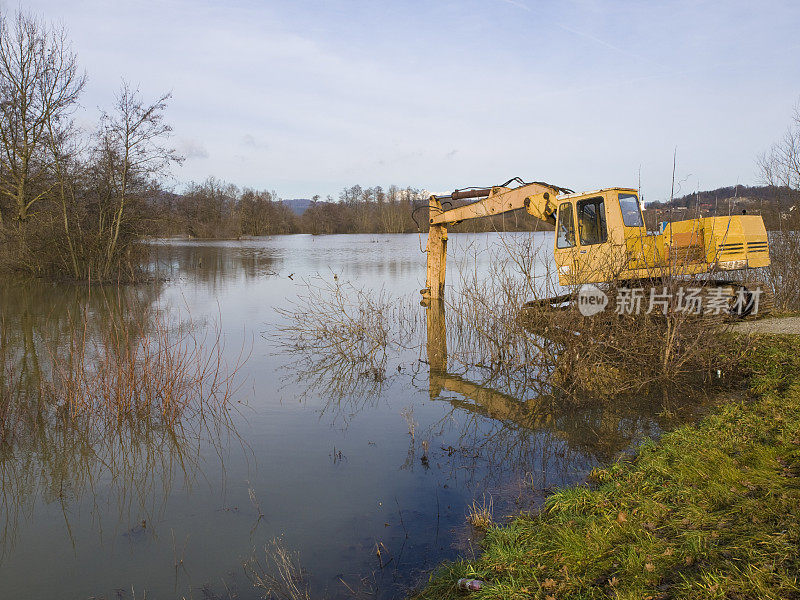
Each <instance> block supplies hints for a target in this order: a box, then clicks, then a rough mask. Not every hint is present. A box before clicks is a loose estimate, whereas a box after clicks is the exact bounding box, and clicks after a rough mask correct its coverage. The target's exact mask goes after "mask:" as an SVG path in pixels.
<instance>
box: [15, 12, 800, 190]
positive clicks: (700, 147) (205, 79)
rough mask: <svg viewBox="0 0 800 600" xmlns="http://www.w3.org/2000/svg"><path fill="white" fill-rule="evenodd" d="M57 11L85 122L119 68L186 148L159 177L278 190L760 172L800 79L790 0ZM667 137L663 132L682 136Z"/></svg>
mask: <svg viewBox="0 0 800 600" xmlns="http://www.w3.org/2000/svg"><path fill="white" fill-rule="evenodd" d="M1 6H2V8H3V9H4V10H5V11H6V12H9V11H13V10H15V9H16V8H17V7H18V6H19V7H21V8H22V9H23V10H28V11H31V12H33V13H35V14H38V15H40V16H41V17H43V18H44V19H45V20H47V21H49V22H52V23H55V24H59V25H63V26H64V27H66V29H67V31H68V33H69V37H70V38H71V40H72V43H73V48H74V50H75V52H76V53H77V55H78V60H79V62H80V64H81V66H82V68H83V69H85V70H86V72H87V74H88V84H87V86H86V89H85V91H84V94H83V96H82V97H81V108H80V110H79V111H78V113H77V119H78V122H79V124H81V125H82V126H83V127H85V128H86V129H87V130H90V129H92V128H93V127H95V124H96V122H97V119H98V115H99V114H100V113H99V111H100V110H101V109H104V108H105V109H107V108H110V107H111V105H112V104H113V100H114V94H115V93H116V91H117V90H118V89H119V86H120V83H121V81H122V79H123V78H124V79H125V80H127V81H129V82H131V84H133V85H134V86H138V87H139V89H140V90H141V92H142V95H143V96H144V98H145V100H148V99H150V100H154V99H155V98H156V97H158V96H159V95H161V94H162V93H164V92H166V91H171V92H172V99H171V101H170V105H169V108H168V110H167V120H168V122H170V123H171V124H172V126H173V138H172V140H171V141H172V143H173V144H174V146H175V147H176V148H177V149H178V150H179V151H180V152H181V153H183V155H184V156H185V157H186V160H185V161H184V163H183V164H182V165H181V166H180V167H175V168H174V169H173V171H172V175H171V178H170V182H171V185H173V186H174V187H175V188H176V189H177V190H180V189H182V188H183V187H185V186H186V184H187V183H188V182H191V181H197V182H199V181H202V180H204V179H205V178H206V177H209V176H214V177H217V178H218V179H221V180H224V181H227V182H231V183H235V184H237V185H239V186H242V187H244V186H249V187H253V188H257V189H268V190H274V191H276V192H277V193H278V194H279V195H280V196H281V197H283V198H302V197H305V198H309V197H311V196H312V195H314V194H319V195H321V196H322V197H325V196H326V195H328V194H330V195H332V196H333V197H334V198H336V197H338V194H339V192H340V190H341V189H342V188H343V187H345V186H351V185H355V184H359V185H361V186H364V187H366V186H374V185H382V186H384V187H388V186H389V185H392V184H395V185H400V186H403V187H405V186H413V187H417V188H423V189H427V190H430V191H433V192H438V193H440V192H445V191H448V190H452V189H453V188H461V187H467V186H478V185H497V184H499V183H502V182H503V181H506V180H507V179H510V178H512V177H517V176H518V177H522V178H523V179H524V180H526V181H533V180H536V181H547V182H549V183H553V184H556V185H560V186H563V187H569V188H572V189H575V190H576V191H584V190H592V189H598V188H602V187H611V186H622V187H634V188H635V187H638V186H639V181H640V179H641V189H642V192H643V195H644V199H645V201H648V202H649V201H655V200H664V199H669V196H670V192H671V184H672V162H673V152H675V151H676V156H677V177H676V179H677V182H678V184H679V186H678V187H679V189H678V190H677V192H678V193H676V195H679V194H684V193H690V192H693V191H696V190H698V189H700V190H705V189H713V188H716V187H720V186H725V185H734V184H736V183H740V184H758V183H759V182H760V181H759V174H758V169H757V165H756V160H757V157H758V155H759V154H760V153H762V152H764V151H765V150H767V149H768V148H769V146H770V145H771V144H772V143H773V142H775V141H777V140H778V139H779V138H780V137H781V135H782V134H783V132H784V131H785V130H786V128H787V127H788V126H789V123H790V120H791V115H792V111H793V109H794V107H795V106H796V105H797V103H798V100H799V99H800V37H798V35H797V32H798V31H800V3H798V2H796V1H786V2H771V1H769V0H766V1H762V2H753V1H752V0H747V1H742V2H740V1H729V2H709V1H702V0H692V1H688V2H682V1H677V2H662V1H653V0H638V1H634V2H624V1H609V2H601V1H593V0H578V1H563V2H535V1H534V0H459V1H445V0H420V1H416V0H411V1H405V2H389V1H385V0H371V1H336V0H327V1H310V2H306V1H303V0H294V1H293V0H287V1H283V0H281V1H261V2H258V1H235V2H233V1H228V2H223V1H218V2H207V1H205V0H190V1H189V0H187V1H184V0H165V1H161V2H154V1H136V0H129V1H125V2H122V1H115V0H102V1H101V0H86V1H82V0H69V1H63V0H62V1H58V0H23V1H22V2H21V3H20V4H19V5H16V4H9V3H8V2H6V3H4V4H1ZM676 149H677V150H676Z"/></svg>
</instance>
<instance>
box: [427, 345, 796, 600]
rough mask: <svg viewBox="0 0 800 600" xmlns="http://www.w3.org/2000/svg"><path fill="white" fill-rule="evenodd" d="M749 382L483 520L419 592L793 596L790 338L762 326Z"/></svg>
mask: <svg viewBox="0 0 800 600" xmlns="http://www.w3.org/2000/svg"><path fill="white" fill-rule="evenodd" d="M745 369H746V370H747V373H748V377H749V385H750V389H751V391H752V395H751V396H754V397H751V398H750V399H747V400H738V401H731V402H727V403H724V404H722V405H721V406H720V408H719V409H718V410H717V411H716V412H715V414H713V415H711V416H709V417H706V418H705V419H704V420H703V421H702V422H701V423H699V424H697V425H691V426H684V427H681V428H679V429H676V430H674V431H672V432H669V433H667V434H665V435H664V436H662V438H661V439H660V440H659V442H658V443H652V442H651V443H647V444H645V445H644V446H643V447H642V448H641V449H640V452H639V453H638V455H637V457H636V458H635V459H634V460H628V461H625V462H617V463H615V464H613V465H612V466H610V467H608V468H606V469H598V470H595V471H594V472H593V473H592V476H591V478H590V482H589V483H587V484H586V485H583V486H578V487H573V488H569V489H564V490H561V491H559V492H557V493H555V494H553V495H552V496H550V497H549V499H548V500H547V502H546V503H545V506H544V508H543V509H542V510H541V511H540V512H538V513H535V514H523V515H521V516H519V517H517V518H516V519H514V520H513V521H512V522H510V523H508V524H507V525H503V526H492V527H490V528H489V530H488V532H487V535H486V538H485V539H484V542H483V552H482V554H481V556H480V557H479V558H478V559H476V560H474V561H459V562H454V563H448V564H446V565H444V566H442V567H441V568H440V569H439V570H438V571H437V572H435V573H434V574H433V575H432V576H431V579H430V582H429V583H428V584H427V586H426V587H425V588H424V589H423V590H421V591H420V592H418V594H417V595H416V596H415V597H416V598H417V599H419V600H422V599H431V600H433V599H436V600H442V599H448V598H458V597H462V598H463V596H464V594H463V593H460V592H458V591H457V590H456V589H455V583H456V581H457V580H458V579H459V578H460V577H472V578H477V579H482V580H484V581H486V582H487V583H489V584H490V585H488V586H487V587H485V588H484V589H482V590H481V591H478V592H474V593H472V594H470V597H471V598H475V599H476V600H478V599H489V598H491V599H501V598H502V599H504V600H506V599H514V598H546V599H548V600H551V599H559V598H620V599H623V598H624V599H628V598H629V599H637V600H639V599H643V598H651V599H656V598H759V599H760V598H776V599H778V598H780V599H792V598H800V581H798V577H800V575H799V574H800V340H798V339H797V337H796V336H792V337H791V338H783V337H778V336H772V337H765V338H763V339H762V340H761V341H760V342H759V343H758V345H757V346H756V347H755V348H753V349H752V350H751V351H750V352H749V353H748V355H747V357H746V359H745Z"/></svg>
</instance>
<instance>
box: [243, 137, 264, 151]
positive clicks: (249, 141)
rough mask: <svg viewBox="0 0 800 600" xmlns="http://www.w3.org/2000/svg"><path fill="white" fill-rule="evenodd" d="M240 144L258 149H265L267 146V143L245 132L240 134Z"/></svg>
mask: <svg viewBox="0 0 800 600" xmlns="http://www.w3.org/2000/svg"><path fill="white" fill-rule="evenodd" d="M242 145H243V146H247V147H249V148H256V149H258V150H266V149H267V148H269V144H265V143H263V142H259V141H258V140H257V139H256V138H254V137H253V136H252V135H250V134H249V133H246V134H244V136H242Z"/></svg>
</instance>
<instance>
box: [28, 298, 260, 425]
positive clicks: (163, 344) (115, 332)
mask: <svg viewBox="0 0 800 600" xmlns="http://www.w3.org/2000/svg"><path fill="white" fill-rule="evenodd" d="M88 321H89V315H87V314H85V313H84V314H83V315H82V317H81V320H79V321H78V323H77V324H76V326H75V327H73V328H72V330H71V331H72V336H71V339H69V340H68V347H67V348H65V349H63V350H62V351H61V352H59V351H58V350H56V351H55V353H54V354H53V355H52V356H51V361H52V367H53V368H52V373H51V376H50V378H49V379H46V380H45V382H44V384H43V385H44V386H45V390H46V393H47V394H48V395H49V396H50V397H51V398H53V400H54V401H55V403H56V404H58V405H59V406H60V407H62V408H63V409H65V410H67V411H68V412H69V414H70V416H71V417H72V418H86V419H90V420H100V421H104V422H114V421H119V420H121V419H126V418H130V417H133V418H144V419H153V420H155V421H157V422H160V423H163V424H164V425H166V426H167V427H175V426H176V425H179V424H180V421H181V419H182V418H184V417H186V416H189V415H191V416H199V417H201V418H202V417H205V416H211V415H219V414H222V413H224V411H225V409H226V406H227V404H228V402H229V400H230V398H231V396H232V395H233V393H234V391H235V389H236V383H235V380H236V374H237V372H238V370H239V368H240V367H241V365H242V364H243V362H244V361H245V360H246V359H247V357H246V356H245V354H244V353H240V355H239V357H238V359H237V362H236V363H235V364H233V365H232V366H229V365H228V364H227V363H226V362H225V361H224V359H223V352H224V346H223V342H222V335H221V331H220V329H219V328H216V329H213V330H212V331H211V332H208V331H206V332H204V333H201V334H198V332H197V331H196V328H195V327H194V325H192V324H191V323H188V324H186V323H184V324H182V326H180V327H170V325H169V323H168V320H167V316H166V315H164V313H162V312H160V311H157V312H156V313H155V315H154V316H153V318H152V319H149V320H148V321H146V322H141V321H134V322H133V323H127V324H125V325H121V324H120V323H117V322H114V321H109V322H108V323H107V324H106V325H105V326H104V327H103V328H102V330H101V331H100V333H99V335H97V334H95V333H94V332H93V333H92V334H90V333H89V330H88V325H87V324H88Z"/></svg>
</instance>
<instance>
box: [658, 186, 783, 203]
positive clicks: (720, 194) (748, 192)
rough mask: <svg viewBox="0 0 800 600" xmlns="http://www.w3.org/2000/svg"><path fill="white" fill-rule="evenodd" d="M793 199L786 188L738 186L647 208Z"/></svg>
mask: <svg viewBox="0 0 800 600" xmlns="http://www.w3.org/2000/svg"><path fill="white" fill-rule="evenodd" d="M790 199H792V194H791V193H790V192H789V190H786V189H784V188H776V187H772V186H766V185H764V186H761V185H759V186H748V185H736V186H733V185H731V186H727V187H721V188H717V189H715V190H706V191H703V192H696V193H691V194H686V195H685V196H680V197H678V198H675V199H674V200H672V201H670V200H666V201H663V202H657V201H656V202H647V203H646V208H662V209H664V208H678V207H685V208H690V207H696V206H697V205H698V204H699V205H700V206H702V207H704V208H707V207H716V206H718V205H719V206H722V205H725V206H726V207H727V205H728V203H729V202H730V203H731V204H739V203H743V204H748V203H750V204H755V203H759V204H760V203H761V202H762V201H763V202H764V204H765V205H766V204H775V203H780V204H786V203H787V201H788V200H790Z"/></svg>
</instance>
